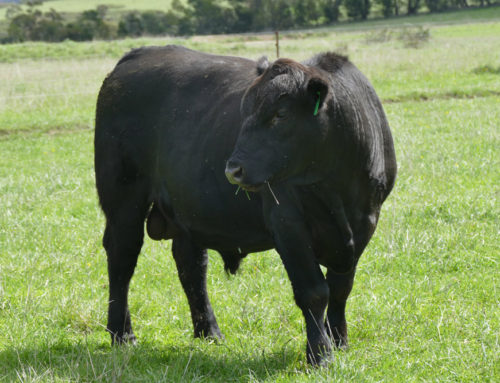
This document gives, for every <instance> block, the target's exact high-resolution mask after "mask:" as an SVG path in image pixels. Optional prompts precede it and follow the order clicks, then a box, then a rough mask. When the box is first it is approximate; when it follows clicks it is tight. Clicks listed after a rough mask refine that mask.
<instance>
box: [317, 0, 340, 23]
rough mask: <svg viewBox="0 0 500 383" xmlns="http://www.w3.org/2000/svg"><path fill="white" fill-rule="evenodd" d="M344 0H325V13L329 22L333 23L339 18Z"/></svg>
mask: <svg viewBox="0 0 500 383" xmlns="http://www.w3.org/2000/svg"><path fill="white" fill-rule="evenodd" d="M341 4H342V0H324V1H323V5H322V8H323V15H324V17H325V19H326V21H327V22H329V23H333V22H335V21H338V20H339V15H340V5H341Z"/></svg>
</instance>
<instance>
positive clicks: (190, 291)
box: [172, 235, 222, 338]
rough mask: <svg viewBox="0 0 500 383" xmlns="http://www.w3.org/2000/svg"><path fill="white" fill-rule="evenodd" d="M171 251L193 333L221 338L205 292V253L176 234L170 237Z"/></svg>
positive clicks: (198, 335) (206, 263)
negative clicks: (186, 300) (185, 298)
mask: <svg viewBox="0 0 500 383" xmlns="http://www.w3.org/2000/svg"><path fill="white" fill-rule="evenodd" d="M172 253H173V255H174V259H175V263H176V265H177V271H178V272H179V279H180V280H181V284H182V287H183V288H184V292H185V293H186V296H187V299H188V302H189V307H190V308H191V318H192V320H193V327H194V336H195V337H205V338H207V337H208V338H222V335H221V332H220V330H219V326H218V325H217V321H216V319H215V315H214V312H213V310H212V306H211V305H210V300H209V298H208V293H207V265H208V255H207V252H206V251H205V250H204V249H201V248H199V247H198V246H196V245H195V244H194V243H192V242H191V240H190V239H189V237H188V236H187V235H186V236H184V235H180V236H177V237H175V238H174V241H173V244H172Z"/></svg>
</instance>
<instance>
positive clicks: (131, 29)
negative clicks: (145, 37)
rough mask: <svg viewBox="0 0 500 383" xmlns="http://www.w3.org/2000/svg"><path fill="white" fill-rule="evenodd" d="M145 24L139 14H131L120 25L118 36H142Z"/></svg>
mask: <svg viewBox="0 0 500 383" xmlns="http://www.w3.org/2000/svg"><path fill="white" fill-rule="evenodd" d="M143 33H144V24H143V22H142V18H141V16H140V14H139V12H129V13H127V14H126V15H125V17H123V18H122V19H121V20H120V22H119V23H118V36H121V37H125V36H134V37H138V36H142V34H143Z"/></svg>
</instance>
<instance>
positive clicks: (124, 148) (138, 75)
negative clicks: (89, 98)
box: [95, 46, 254, 172]
mask: <svg viewBox="0 0 500 383" xmlns="http://www.w3.org/2000/svg"><path fill="white" fill-rule="evenodd" d="M252 65H254V64H253V62H252V61H250V60H245V59H241V58H231V57H220V56H213V55H208V54H203V53H200V52H194V51H191V50H188V49H186V48H182V47H177V46H167V47H147V48H140V49H136V50H133V51H131V52H130V53H128V54H127V55H125V56H124V57H123V58H122V59H121V60H120V61H119V63H118V64H117V65H116V67H115V68H114V70H113V71H112V72H111V73H110V74H109V75H108V77H107V78H106V79H105V81H104V83H103V85H102V87H101V90H100V93H99V97H98V101H97V110H96V132H95V151H96V152H95V155H96V168H97V169H96V170H99V168H100V163H101V162H108V163H109V162H110V161H113V158H115V159H116V160H117V161H118V158H122V159H123V157H127V158H128V159H129V160H130V162H132V163H133V162H134V161H138V162H139V163H137V164H136V166H138V167H140V168H142V169H141V171H144V172H150V171H152V170H153V169H155V163H157V162H158V154H159V153H164V152H166V151H172V150H174V151H175V150H176V148H178V147H179V146H180V145H181V146H183V147H184V148H185V150H184V152H186V149H188V148H193V147H194V146H196V145H198V144H199V141H200V140H202V136H204V135H205V136H206V135H208V134H210V132H209V130H211V129H213V128H214V123H215V124H216V123H217V122H218V121H217V117H218V116H219V115H223V116H228V115H230V116H229V117H232V118H233V119H234V118H238V116H239V112H238V109H239V99H241V94H242V92H243V90H244V89H245V87H246V86H247V85H248V84H249V83H250V82H251V81H252V75H251V73H252V71H251V70H250V68H251V67H252ZM231 96H232V97H231ZM226 99H229V100H227V101H226V104H222V105H221V103H220V100H226ZM207 120H209V121H207ZM235 122H236V121H235ZM216 128H217V129H219V131H218V134H221V135H223V136H224V134H223V132H221V131H220V130H221V129H222V130H223V129H230V130H233V129H235V128H237V124H236V123H235V124H231V123H229V124H224V121H223V122H221V123H220V124H219V126H216ZM224 133H227V132H224ZM184 154H186V155H187V154H188V153H184Z"/></svg>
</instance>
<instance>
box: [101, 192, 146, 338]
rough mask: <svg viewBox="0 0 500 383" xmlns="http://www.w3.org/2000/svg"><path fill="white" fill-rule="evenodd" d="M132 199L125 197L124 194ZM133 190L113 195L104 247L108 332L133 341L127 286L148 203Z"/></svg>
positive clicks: (142, 230)
mask: <svg viewBox="0 0 500 383" xmlns="http://www.w3.org/2000/svg"><path fill="white" fill-rule="evenodd" d="M127 195H129V196H132V195H133V196H134V197H135V198H128V199H127V198H125V196H127ZM138 197H139V196H138V195H136V194H135V193H130V194H129V193H127V191H126V190H122V191H120V192H119V193H117V194H116V200H115V202H117V203H116V204H114V208H113V209H112V210H111V209H108V210H107V211H106V210H105V214H106V218H107V222H106V230H105V232H104V240H103V243H104V247H105V249H106V252H107V256H108V277H109V306H108V324H107V331H108V332H109V333H110V334H111V342H112V343H113V344H114V343H124V342H132V343H135V335H134V333H133V331H132V324H131V321H130V312H129V309H128V289H129V283H130V279H131V278H132V275H133V274H134V269H135V266H136V263H137V257H138V256H139V252H140V251H141V247H142V243H143V238H144V219H145V215H146V213H147V209H148V206H147V203H146V201H145V200H143V201H141V200H139V199H138Z"/></svg>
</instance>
